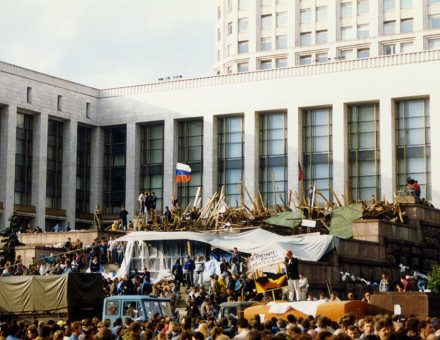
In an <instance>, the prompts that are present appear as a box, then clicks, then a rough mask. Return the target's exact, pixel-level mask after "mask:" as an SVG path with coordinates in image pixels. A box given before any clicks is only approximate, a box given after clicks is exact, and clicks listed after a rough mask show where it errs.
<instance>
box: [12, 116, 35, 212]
mask: <svg viewBox="0 0 440 340" xmlns="http://www.w3.org/2000/svg"><path fill="white" fill-rule="evenodd" d="M33 118H34V117H33V116H32V115H28V114H25V113H17V127H16V129H17V130H16V131H17V135H16V146H15V187H14V204H20V205H31V189H32V139H33Z"/></svg>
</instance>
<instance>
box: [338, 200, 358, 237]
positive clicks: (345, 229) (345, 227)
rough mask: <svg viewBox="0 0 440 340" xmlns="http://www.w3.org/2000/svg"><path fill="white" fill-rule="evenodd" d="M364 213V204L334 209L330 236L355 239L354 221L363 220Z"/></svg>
mask: <svg viewBox="0 0 440 340" xmlns="http://www.w3.org/2000/svg"><path fill="white" fill-rule="evenodd" d="M363 211H364V209H363V205H362V203H356V204H350V205H347V206H345V207H337V208H333V212H332V219H331V222H330V235H335V236H339V237H344V238H349V237H353V220H358V219H361V218H362V213H363Z"/></svg>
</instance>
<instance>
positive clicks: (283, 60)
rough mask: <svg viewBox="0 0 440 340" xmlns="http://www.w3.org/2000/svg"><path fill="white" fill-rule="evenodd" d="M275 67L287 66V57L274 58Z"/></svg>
mask: <svg viewBox="0 0 440 340" xmlns="http://www.w3.org/2000/svg"><path fill="white" fill-rule="evenodd" d="M275 67H276V68H284V67H287V58H278V59H277V60H276V66H275Z"/></svg>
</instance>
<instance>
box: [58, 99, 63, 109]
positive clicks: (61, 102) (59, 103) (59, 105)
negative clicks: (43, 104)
mask: <svg viewBox="0 0 440 340" xmlns="http://www.w3.org/2000/svg"><path fill="white" fill-rule="evenodd" d="M57 110H58V111H63V96H58V98H57Z"/></svg>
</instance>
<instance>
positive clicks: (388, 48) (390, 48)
mask: <svg viewBox="0 0 440 340" xmlns="http://www.w3.org/2000/svg"><path fill="white" fill-rule="evenodd" d="M383 54H384V55H392V54H396V45H395V44H391V45H384V47H383Z"/></svg>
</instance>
